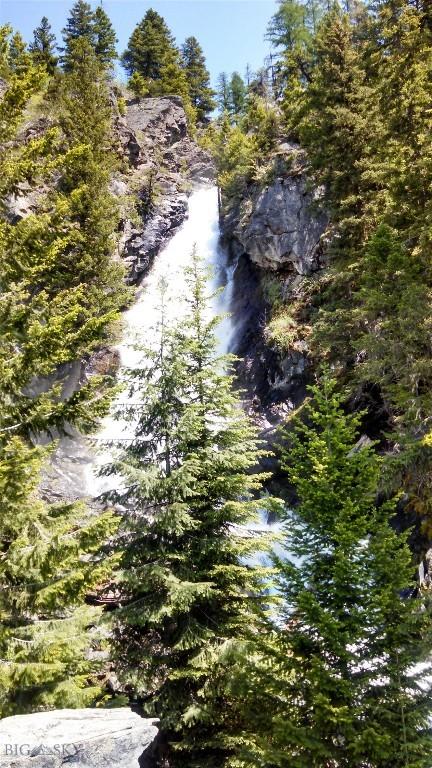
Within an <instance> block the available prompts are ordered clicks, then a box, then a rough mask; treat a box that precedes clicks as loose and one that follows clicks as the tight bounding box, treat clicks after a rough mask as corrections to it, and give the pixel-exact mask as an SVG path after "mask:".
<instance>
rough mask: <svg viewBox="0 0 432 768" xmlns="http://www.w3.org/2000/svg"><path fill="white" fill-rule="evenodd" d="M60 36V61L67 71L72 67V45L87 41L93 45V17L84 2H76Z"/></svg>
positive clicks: (79, 0) (88, 5) (83, 0)
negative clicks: (62, 43)
mask: <svg viewBox="0 0 432 768" xmlns="http://www.w3.org/2000/svg"><path fill="white" fill-rule="evenodd" d="M62 35H63V42H64V47H63V48H60V50H61V52H62V56H61V59H60V60H61V63H62V65H63V67H64V69H65V70H66V71H68V70H70V68H71V65H72V61H71V53H72V50H71V48H72V44H73V43H74V42H76V41H77V40H87V42H88V43H90V44H91V45H94V15H93V11H92V9H91V6H90V4H89V3H87V2H86V0H76V2H75V3H74V5H73V6H72V10H71V12H70V16H69V18H68V20H67V22H66V26H65V27H64V29H63V30H62Z"/></svg>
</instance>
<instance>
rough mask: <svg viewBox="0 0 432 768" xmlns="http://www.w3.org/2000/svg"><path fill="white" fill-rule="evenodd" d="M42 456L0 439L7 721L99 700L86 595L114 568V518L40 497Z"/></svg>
mask: <svg viewBox="0 0 432 768" xmlns="http://www.w3.org/2000/svg"><path fill="white" fill-rule="evenodd" d="M42 458H43V452H42V451H41V450H40V449H35V448H33V447H30V446H28V445H26V444H25V442H24V441H23V440H21V439H19V438H17V437H10V436H8V437H5V433H3V435H1V438H0V491H1V498H2V519H1V523H0V541H1V548H2V559H1V565H0V585H1V590H0V593H1V597H0V658H1V661H0V680H1V682H2V685H1V691H0V714H1V716H2V717H4V716H7V715H12V714H22V713H25V712H34V711H35V710H40V709H49V708H54V709H56V708H62V707H79V706H88V705H90V704H92V703H94V702H95V700H96V699H97V697H99V696H100V694H101V690H100V685H99V684H98V681H97V674H98V673H99V672H100V663H99V662H96V661H95V660H94V658H96V657H95V656H94V657H93V660H92V659H91V655H90V651H91V650H92V649H93V650H96V649H100V648H101V637H100V635H98V633H97V631H96V629H95V625H96V623H97V622H98V621H99V618H100V609H98V608H91V607H89V606H85V597H86V594H88V592H89V591H90V590H92V589H94V588H95V587H96V586H98V585H100V584H101V583H103V582H104V581H106V579H107V577H108V576H109V575H110V573H111V569H112V565H113V563H112V561H111V559H110V558H107V556H106V553H105V554H104V553H103V552H102V549H101V545H102V543H103V542H104V541H106V540H107V538H109V537H110V536H111V534H112V533H113V532H114V530H115V527H116V521H115V518H114V517H113V515H112V514H111V513H110V512H106V513H104V514H101V515H97V516H95V515H94V514H90V513H89V511H88V510H85V508H84V507H83V505H82V504H58V505H52V506H48V505H46V504H45V503H43V502H42V501H41V500H40V499H39V498H38V494H37V486H38V484H39V483H40V470H41V461H42Z"/></svg>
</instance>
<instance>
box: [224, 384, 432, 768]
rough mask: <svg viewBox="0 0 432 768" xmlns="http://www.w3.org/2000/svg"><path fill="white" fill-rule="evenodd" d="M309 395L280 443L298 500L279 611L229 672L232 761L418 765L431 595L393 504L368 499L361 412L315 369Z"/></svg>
mask: <svg viewBox="0 0 432 768" xmlns="http://www.w3.org/2000/svg"><path fill="white" fill-rule="evenodd" d="M312 394H313V400H312V401H311V402H309V403H308V404H307V406H306V409H305V413H304V423H302V424H298V426H297V430H296V432H295V435H294V439H293V438H292V434H291V432H290V435H289V439H290V440H291V441H292V445H291V448H290V449H289V451H288V452H287V453H285V454H284V466H285V468H286V469H287V470H288V473H289V477H290V480H291V482H293V484H294V486H295V488H296V491H297V494H298V499H299V502H298V506H297V508H296V509H295V510H294V511H292V512H287V513H286V521H285V528H284V530H285V535H286V544H285V551H284V552H283V554H281V555H279V556H277V557H276V556H275V557H274V562H275V566H276V568H277V571H278V575H277V577H276V584H277V588H278V594H279V597H280V599H281V605H280V609H279V619H278V622H277V624H276V623H274V624H273V628H272V633H271V634H270V635H269V638H268V640H267V639H266V637H265V635H263V634H261V636H260V637H259V638H257V642H256V645H255V656H254V655H253V654H252V653H251V652H249V655H248V656H247V657H246V659H245V661H244V664H243V669H240V670H239V683H240V685H239V689H238V693H240V694H242V696H243V697H245V700H246V706H245V705H244V700H243V701H241V700H240V701H241V703H240V710H241V713H242V716H243V718H244V722H246V723H247V732H246V733H245V737H244V741H243V743H242V741H240V743H239V748H238V753H239V760H240V764H241V765H244V766H253V765H254V766H255V765H257V764H263V765H269V766H270V765H271V766H275V767H276V766H277V767H278V768H286V766H291V765H295V766H298V768H302V766H304V768H310V766H317V768H318V767H321V766H327V765H338V766H347V768H348V766H349V768H352V767H353V766H365V765H367V766H370V768H390V766H392V768H393V766H394V767H395V768H398V767H400V768H403V767H404V766H405V768H420V766H424V768H426V767H427V766H429V765H430V762H431V755H432V739H431V736H430V726H429V721H430V714H431V690H430V682H429V680H430V677H429V678H428V674H429V675H430V666H431V665H430V660H429V655H430V651H429V649H430V637H431V617H430V606H429V604H428V600H427V598H425V597H424V596H422V595H421V594H418V593H416V584H415V582H414V581H413V576H414V568H413V562H412V555H411V552H410V550H409V547H408V544H407V535H406V534H399V533H397V532H396V531H395V530H394V528H393V527H392V522H391V516H392V513H393V512H394V504H393V503H384V504H381V505H380V506H377V495H378V484H379V477H380V464H381V462H380V459H379V457H378V456H377V455H376V454H375V453H374V450H373V448H372V447H370V446H369V447H368V446H367V445H366V446H361V445H358V444H357V436H358V428H359V424H360V419H361V417H360V415H346V414H345V413H344V410H343V407H342V398H341V396H340V395H339V394H337V392H336V388H335V381H334V380H333V379H332V378H331V377H330V376H329V375H328V374H326V375H324V377H323V379H322V380H321V382H320V386H316V387H314V388H313V390H312ZM266 658H267V662H268V663H267V664H266V663H265V660H266ZM251 680H252V681H253V686H252V690H250V688H251V686H250V681H251ZM230 685H231V692H232V690H233V688H234V689H235V687H236V686H235V684H233V683H232V681H231V683H230ZM248 686H249V687H248ZM248 691H250V692H248ZM259 691H261V694H260V695H261V701H260V695H259V693H258V694H257V692H259ZM245 694H246V695H245ZM264 706H265V707H266V712H268V713H270V716H269V718H267V721H265V720H264V718H262V717H261V712H262V711H263V707H264ZM243 745H244V748H243Z"/></svg>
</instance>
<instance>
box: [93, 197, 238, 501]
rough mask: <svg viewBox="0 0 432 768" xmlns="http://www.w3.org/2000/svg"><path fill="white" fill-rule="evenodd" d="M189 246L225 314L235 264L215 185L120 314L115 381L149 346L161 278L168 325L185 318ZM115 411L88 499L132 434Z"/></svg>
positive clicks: (101, 439)
mask: <svg viewBox="0 0 432 768" xmlns="http://www.w3.org/2000/svg"><path fill="white" fill-rule="evenodd" d="M194 246H196V248H197V251H198V254H199V255H200V256H201V258H202V259H203V260H204V262H205V263H206V264H207V265H208V266H209V267H210V268H211V271H212V274H213V278H212V285H211V286H210V290H212V289H216V288H219V287H220V288H222V289H223V290H221V292H220V293H218V295H217V297H216V298H215V299H214V302H213V306H212V309H211V311H212V313H213V314H225V313H228V312H229V309H230V303H231V299H232V293H233V276H234V266H233V265H230V264H229V263H228V259H227V254H226V251H225V250H224V249H223V248H222V247H221V244H220V231H219V207H218V191H217V187H215V186H212V187H205V188H201V189H198V190H196V191H195V192H193V193H192V195H191V196H190V198H189V210H188V217H187V219H186V221H185V222H184V223H183V225H182V226H181V227H180V228H179V229H178V231H177V232H176V234H175V235H174V236H173V237H172V239H171V240H170V241H169V242H168V244H167V245H166V246H165V247H164V248H163V249H162V250H161V251H160V252H159V254H158V255H157V256H156V258H155V260H154V263H153V266H152V267H151V269H150V271H149V273H148V274H147V276H146V277H145V279H144V280H143V282H142V283H141V285H140V288H139V292H138V297H137V300H136V302H135V303H134V305H133V306H132V307H131V308H130V309H129V310H128V311H127V312H125V314H124V329H123V340H122V341H121V343H120V344H119V345H118V347H117V349H118V352H119V356H120V371H119V379H120V381H121V379H122V368H123V369H125V368H130V367H137V366H138V365H139V364H140V362H141V361H143V352H142V351H139V350H138V349H137V346H139V344H140V343H141V344H142V345H146V346H147V347H151V346H152V340H153V339H154V337H155V327H156V325H157V322H158V319H159V309H158V307H159V305H160V293H159V284H160V281H161V278H164V279H165V280H166V281H167V284H168V285H167V293H166V308H167V319H168V322H169V321H173V322H175V321H178V320H181V317H182V315H184V313H185V305H184V301H183V296H184V293H185V288H186V286H185V277H184V269H185V267H187V266H188V264H189V263H190V261H191V254H192V250H193V248H194ZM233 330H234V328H233V323H232V321H231V318H230V317H224V319H223V320H222V322H221V323H220V326H219V328H218V332H217V333H218V341H219V351H220V353H221V354H223V353H225V352H227V351H228V350H229V348H230V344H231V342H232V337H233ZM118 401H119V402H120V401H121V402H122V403H125V402H127V391H123V392H122V393H121V394H120V395H119V398H118ZM115 407H116V403H114V404H113V408H112V413H111V415H108V416H107V418H106V419H105V420H104V421H103V423H102V426H101V429H100V431H99V433H98V435H97V437H96V442H97V443H98V445H99V450H98V452H97V454H96V456H95V458H94V461H92V462H91V465H90V466H89V467H88V469H87V473H86V486H87V487H86V491H87V493H88V495H89V496H93V497H96V496H99V494H101V493H103V492H104V491H107V490H109V489H110V488H112V487H113V483H114V482H116V483H117V481H118V478H113V477H101V476H100V475H99V474H98V470H99V468H100V467H101V466H103V465H104V464H106V463H107V462H109V461H110V459H111V450H110V448H109V443H111V444H112V443H115V442H116V440H122V439H125V438H126V439H127V438H128V437H131V436H132V435H133V426H132V427H131V425H130V424H127V425H126V424H125V423H122V422H121V421H119V420H118V419H115V418H114V416H113V415H112V414H113V411H114V410H115ZM104 446H105V448H104Z"/></svg>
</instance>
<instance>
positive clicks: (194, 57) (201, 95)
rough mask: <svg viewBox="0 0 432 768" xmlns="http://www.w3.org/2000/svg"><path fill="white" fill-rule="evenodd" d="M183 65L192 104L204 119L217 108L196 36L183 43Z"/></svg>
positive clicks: (200, 118)
mask: <svg viewBox="0 0 432 768" xmlns="http://www.w3.org/2000/svg"><path fill="white" fill-rule="evenodd" d="M182 66H183V69H184V71H185V74H186V78H187V82H188V86H189V96H190V99H191V102H192V106H193V107H194V108H195V109H196V112H197V118H198V120H203V119H205V118H206V117H207V115H208V113H209V112H211V111H212V110H213V109H214V108H215V102H214V100H213V96H214V92H213V91H212V89H211V87H210V74H209V72H208V69H207V67H206V63H205V57H204V53H203V50H202V48H201V46H200V44H199V42H198V40H197V39H196V37H188V38H187V39H186V40H185V42H184V43H183V45H182Z"/></svg>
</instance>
